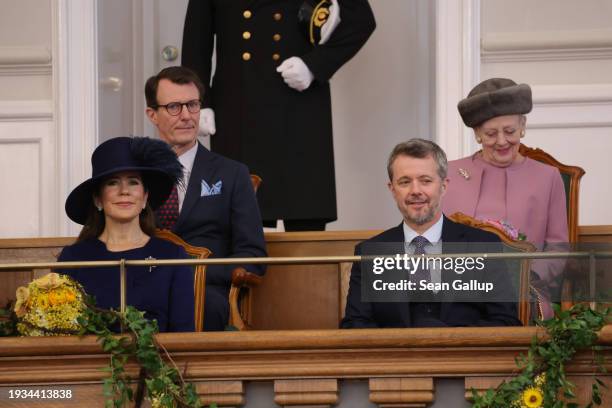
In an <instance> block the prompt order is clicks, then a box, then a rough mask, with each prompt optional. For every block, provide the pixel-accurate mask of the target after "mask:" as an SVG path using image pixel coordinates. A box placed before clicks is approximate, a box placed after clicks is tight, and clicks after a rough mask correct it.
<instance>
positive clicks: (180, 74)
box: [145, 66, 204, 109]
mask: <svg viewBox="0 0 612 408" xmlns="http://www.w3.org/2000/svg"><path fill="white" fill-rule="evenodd" d="M162 79H167V80H169V81H170V82H172V83H174V84H179V85H187V84H194V85H195V86H196V88H198V93H199V95H200V97H199V99H200V102H202V101H203V99H204V84H202V81H200V78H199V77H198V74H196V73H195V72H194V71H192V70H191V69H189V68H187V67H181V66H176V67H168V68H164V69H162V70H161V71H159V73H158V74H157V75H153V76H152V77H151V78H149V79H147V83H146V84H145V98H146V99H147V106H148V107H149V108H153V109H156V108H157V103H158V102H157V87H158V86H159V81H161V80H162Z"/></svg>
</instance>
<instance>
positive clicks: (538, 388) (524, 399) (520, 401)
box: [512, 373, 546, 408]
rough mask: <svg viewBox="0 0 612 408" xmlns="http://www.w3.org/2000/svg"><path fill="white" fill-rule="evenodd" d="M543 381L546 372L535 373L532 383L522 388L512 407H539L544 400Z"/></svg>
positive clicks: (544, 380)
mask: <svg viewBox="0 0 612 408" xmlns="http://www.w3.org/2000/svg"><path fill="white" fill-rule="evenodd" d="M545 382H546V374H544V373H542V374H539V375H536V377H535V379H534V381H533V384H531V385H530V386H529V387H527V388H525V389H524V390H523V392H522V393H521V395H520V396H519V397H518V398H517V399H516V400H515V401H514V403H513V404H512V408H540V407H541V406H542V403H543V402H544V397H543V392H542V387H543V386H544V383H545Z"/></svg>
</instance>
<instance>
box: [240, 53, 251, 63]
mask: <svg viewBox="0 0 612 408" xmlns="http://www.w3.org/2000/svg"><path fill="white" fill-rule="evenodd" d="M242 59H243V60H245V61H248V60H250V59H251V53H250V52H245V53H244V54H242Z"/></svg>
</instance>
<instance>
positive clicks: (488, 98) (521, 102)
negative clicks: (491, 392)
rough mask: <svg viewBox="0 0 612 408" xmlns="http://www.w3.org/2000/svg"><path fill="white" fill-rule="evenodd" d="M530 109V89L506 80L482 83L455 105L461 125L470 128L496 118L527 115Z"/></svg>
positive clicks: (492, 79)
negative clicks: (463, 124) (461, 120)
mask: <svg viewBox="0 0 612 408" xmlns="http://www.w3.org/2000/svg"><path fill="white" fill-rule="evenodd" d="M532 107H533V103H532V101H531V87H530V86H529V85H527V84H520V85H517V83H516V82H514V81H513V80H511V79H507V78H490V79H487V80H484V81H482V82H481V83H479V84H478V85H476V86H475V87H474V88H473V89H472V90H471V91H470V93H469V94H468V96H467V98H465V99H463V100H461V101H460V102H459V104H457V108H458V109H459V114H460V115H461V118H462V119H463V123H465V125H466V126H468V127H471V128H473V127H476V126H478V125H480V124H481V123H483V122H485V121H487V120H489V119H491V118H494V117H496V116H502V115H522V114H525V113H529V112H531V108H532Z"/></svg>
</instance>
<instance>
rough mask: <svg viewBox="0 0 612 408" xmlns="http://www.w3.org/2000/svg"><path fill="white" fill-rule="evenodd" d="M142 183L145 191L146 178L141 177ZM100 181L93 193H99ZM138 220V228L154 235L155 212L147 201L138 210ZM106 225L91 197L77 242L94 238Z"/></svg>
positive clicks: (101, 213) (102, 215) (149, 234)
mask: <svg viewBox="0 0 612 408" xmlns="http://www.w3.org/2000/svg"><path fill="white" fill-rule="evenodd" d="M142 180H143V184H144V189H145V192H147V191H149V189H148V188H147V184H146V178H145V177H143V179H142ZM101 186H102V183H98V184H97V185H96V186H95V187H94V191H95V195H96V196H99V195H100V187H101ZM139 220H140V229H141V230H142V232H144V233H145V234H147V235H148V236H150V237H152V236H154V235H155V213H154V212H153V209H152V208H151V206H150V205H149V203H148V202H147V205H146V207H145V208H144V209H143V210H142V211H141V212H140V216H139ZM105 225H106V221H105V218H104V212H102V211H98V209H97V208H96V207H95V206H94V203H93V197H92V200H91V202H90V203H89V209H88V212H87V221H86V222H85V224H84V225H83V228H82V229H81V232H80V233H79V236H78V238H77V242H81V241H84V240H87V239H95V238H98V237H99V236H100V235H102V232H103V231H104V227H105Z"/></svg>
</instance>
